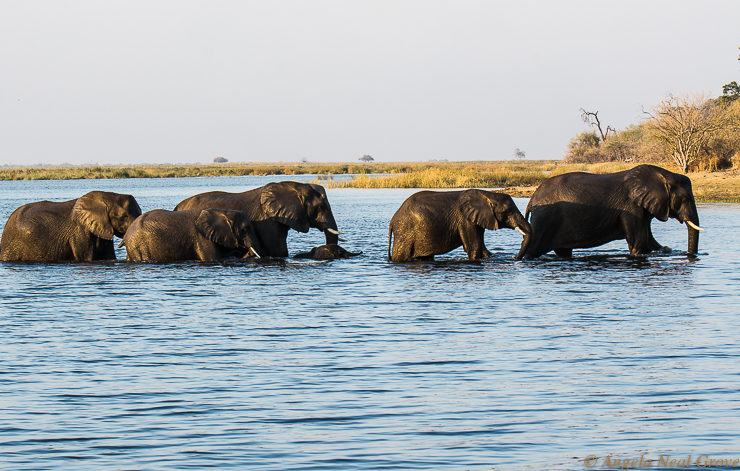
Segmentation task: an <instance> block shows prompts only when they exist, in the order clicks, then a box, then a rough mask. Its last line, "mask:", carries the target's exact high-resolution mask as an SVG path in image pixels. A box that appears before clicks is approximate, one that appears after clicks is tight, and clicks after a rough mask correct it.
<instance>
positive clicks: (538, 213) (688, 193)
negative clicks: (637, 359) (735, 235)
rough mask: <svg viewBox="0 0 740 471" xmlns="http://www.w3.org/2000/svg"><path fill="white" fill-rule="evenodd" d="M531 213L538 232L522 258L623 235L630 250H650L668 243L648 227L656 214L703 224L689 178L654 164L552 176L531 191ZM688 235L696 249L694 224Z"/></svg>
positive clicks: (567, 250)
mask: <svg viewBox="0 0 740 471" xmlns="http://www.w3.org/2000/svg"><path fill="white" fill-rule="evenodd" d="M527 217H528V219H530V222H531V224H532V231H533V233H534V235H533V237H532V242H531V244H530V245H529V247H528V248H527V250H525V251H523V252H522V253H520V255H521V256H523V257H524V258H535V257H539V256H540V255H543V254H546V253H547V252H549V251H551V250H554V251H555V253H556V254H557V255H559V256H561V257H570V256H571V255H572V251H573V249H579V248H590V247H597V246H599V245H602V244H606V243H607V242H610V241H613V240H619V239H626V240H627V245H628V246H629V251H630V253H631V254H633V255H637V254H646V253H649V252H653V251H658V250H661V249H664V248H663V247H662V246H661V245H660V244H659V243H658V242H657V241H656V240H655V238H654V237H653V234H652V232H651V230H650V222H651V221H652V219H653V218H656V219H658V220H660V221H667V220H668V218H669V217H670V218H674V219H677V220H678V221H679V222H681V223H684V222H686V221H691V222H692V223H693V224H695V225H696V226H699V215H698V213H697V210H696V203H695V202H694V194H693V192H692V190H691V180H689V178H688V177H686V176H685V175H680V174H677V173H673V172H669V171H668V170H665V169H663V168H660V167H656V166H654V165H638V166H637V167H635V168H633V169H631V170H626V171H624V172H618V173H609V174H603V175H594V174H590V173H582V172H576V173H566V174H563V175H558V176H556V177H552V178H550V179H548V180H546V181H545V182H544V183H543V184H542V185H540V186H539V188H537V191H535V193H534V195H532V198H531V199H530V201H529V205H527ZM687 227H688V225H687ZM688 241H689V242H688V252H689V253H692V254H694V253H696V252H697V250H698V249H699V232H698V231H697V230H696V229H693V228H691V227H688ZM666 249H667V248H666Z"/></svg>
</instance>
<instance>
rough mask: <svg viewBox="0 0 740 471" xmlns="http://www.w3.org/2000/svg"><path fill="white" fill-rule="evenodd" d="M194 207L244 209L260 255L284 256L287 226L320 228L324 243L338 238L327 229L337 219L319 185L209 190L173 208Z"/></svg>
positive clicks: (305, 229) (302, 229)
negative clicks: (254, 233) (255, 236)
mask: <svg viewBox="0 0 740 471" xmlns="http://www.w3.org/2000/svg"><path fill="white" fill-rule="evenodd" d="M194 208H219V209H233V210H236V211H244V212H245V213H247V215H248V217H249V220H250V221H252V225H253V226H254V230H255V232H256V234H257V240H258V242H259V246H260V255H261V256H263V257H287V256H288V243H287V238H288V231H289V230H290V229H294V230H296V231H298V232H308V230H309V229H310V228H311V227H315V228H316V229H318V230H320V231H321V232H324V234H325V236H326V243H327V244H336V243H337V242H338V241H339V238H338V236H337V235H336V234H332V233H330V232H328V231H327V229H333V230H335V231H336V230H337V223H336V222H335V221H334V215H333V214H332V212H331V206H329V200H328V199H327V198H326V191H325V190H324V187H322V186H321V185H310V184H306V183H298V182H275V183H268V184H267V185H265V186H262V187H260V188H255V189H254V190H249V191H245V192H243V193H227V192H224V191H211V192H208V193H202V194H199V195H195V196H192V197H190V198H188V199H186V200H183V201H181V202H180V204H178V205H177V207H176V208H175V209H176V210H184V209H194Z"/></svg>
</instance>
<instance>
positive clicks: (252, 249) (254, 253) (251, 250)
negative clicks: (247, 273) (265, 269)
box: [249, 247, 262, 258]
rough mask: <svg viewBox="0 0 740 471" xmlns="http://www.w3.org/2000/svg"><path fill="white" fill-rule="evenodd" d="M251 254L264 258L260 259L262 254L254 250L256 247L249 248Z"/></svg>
mask: <svg viewBox="0 0 740 471" xmlns="http://www.w3.org/2000/svg"><path fill="white" fill-rule="evenodd" d="M249 253H251V254H252V255H254V256H255V257H257V258H262V257H260V254H258V253H257V251H256V250H254V247H249Z"/></svg>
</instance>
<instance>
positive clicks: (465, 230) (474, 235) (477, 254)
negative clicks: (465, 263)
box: [460, 224, 491, 260]
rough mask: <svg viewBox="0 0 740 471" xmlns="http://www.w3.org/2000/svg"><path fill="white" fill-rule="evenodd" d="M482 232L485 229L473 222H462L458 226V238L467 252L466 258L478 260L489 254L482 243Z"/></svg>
mask: <svg viewBox="0 0 740 471" xmlns="http://www.w3.org/2000/svg"><path fill="white" fill-rule="evenodd" d="M484 233H485V229H484V228H482V227H480V226H477V225H475V224H463V225H462V226H461V227H460V239H461V240H462V245H463V249H465V253H467V254H468V259H470V260H480V259H481V258H487V257H490V256H491V252H489V251H488V249H486V246H485V244H484V243H483V234H484Z"/></svg>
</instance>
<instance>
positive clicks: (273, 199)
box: [260, 183, 311, 232]
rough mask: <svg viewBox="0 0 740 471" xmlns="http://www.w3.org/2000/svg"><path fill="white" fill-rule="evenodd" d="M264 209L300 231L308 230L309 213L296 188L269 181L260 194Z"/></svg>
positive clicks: (278, 220) (282, 222)
mask: <svg viewBox="0 0 740 471" xmlns="http://www.w3.org/2000/svg"><path fill="white" fill-rule="evenodd" d="M260 203H261V204H262V209H263V210H264V211H265V214H267V216H268V217H271V218H273V219H274V220H276V221H277V222H279V223H281V224H285V225H286V226H288V227H290V228H291V229H294V230H296V231H298V232H308V230H309V229H310V227H311V226H310V225H309V222H308V214H306V209H305V208H304V207H303V198H302V196H301V195H300V193H299V192H298V191H296V189H295V188H293V187H292V186H289V185H281V184H279V183H269V184H267V185H266V186H265V189H264V190H262V194H261V195H260Z"/></svg>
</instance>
